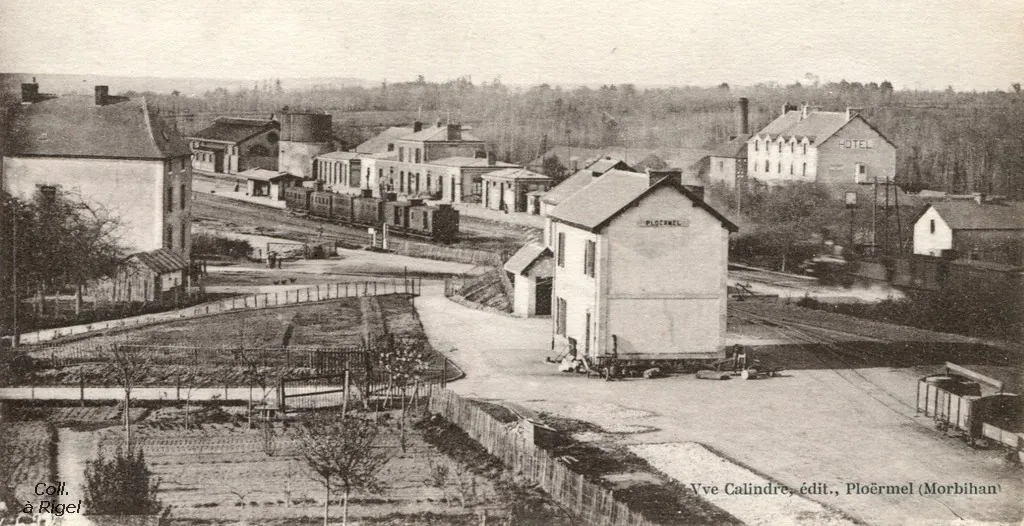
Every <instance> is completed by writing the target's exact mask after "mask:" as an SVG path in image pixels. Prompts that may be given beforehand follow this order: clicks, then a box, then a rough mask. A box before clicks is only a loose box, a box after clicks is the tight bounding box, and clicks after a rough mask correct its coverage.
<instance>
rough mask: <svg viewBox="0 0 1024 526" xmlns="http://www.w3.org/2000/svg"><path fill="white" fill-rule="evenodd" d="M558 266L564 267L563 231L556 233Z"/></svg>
mask: <svg viewBox="0 0 1024 526" xmlns="http://www.w3.org/2000/svg"><path fill="white" fill-rule="evenodd" d="M558 266H559V267H565V233H564V232H559V233H558Z"/></svg>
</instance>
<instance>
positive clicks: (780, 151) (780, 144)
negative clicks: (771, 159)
mask: <svg viewBox="0 0 1024 526" xmlns="http://www.w3.org/2000/svg"><path fill="white" fill-rule="evenodd" d="M779 153H782V141H779Z"/></svg>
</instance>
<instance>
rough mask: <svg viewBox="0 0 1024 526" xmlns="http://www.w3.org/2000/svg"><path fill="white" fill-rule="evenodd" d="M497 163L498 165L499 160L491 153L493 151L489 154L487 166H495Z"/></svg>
mask: <svg viewBox="0 0 1024 526" xmlns="http://www.w3.org/2000/svg"><path fill="white" fill-rule="evenodd" d="M497 163H498V159H497V157H496V156H495V155H494V152H491V151H489V152H487V166H494V165H495V164H497Z"/></svg>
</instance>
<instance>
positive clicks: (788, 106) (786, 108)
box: [782, 102, 800, 115]
mask: <svg viewBox="0 0 1024 526" xmlns="http://www.w3.org/2000/svg"><path fill="white" fill-rule="evenodd" d="M798 109H800V108H797V107H796V104H790V103H788V102H787V103H785V104H783V105H782V114H783V115H785V114H787V113H789V112H791V111H796V110H798Z"/></svg>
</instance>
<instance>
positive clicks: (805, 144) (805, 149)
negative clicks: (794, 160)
mask: <svg viewBox="0 0 1024 526" xmlns="http://www.w3.org/2000/svg"><path fill="white" fill-rule="evenodd" d="M804 155H807V143H804Z"/></svg>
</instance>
